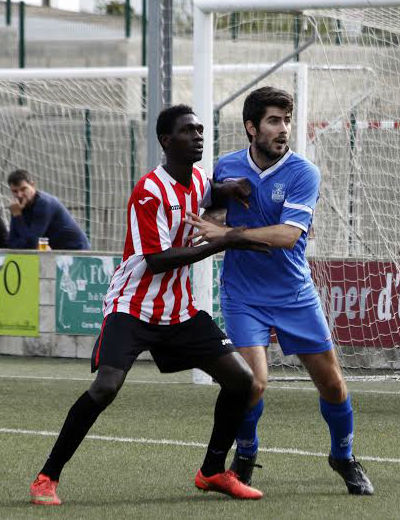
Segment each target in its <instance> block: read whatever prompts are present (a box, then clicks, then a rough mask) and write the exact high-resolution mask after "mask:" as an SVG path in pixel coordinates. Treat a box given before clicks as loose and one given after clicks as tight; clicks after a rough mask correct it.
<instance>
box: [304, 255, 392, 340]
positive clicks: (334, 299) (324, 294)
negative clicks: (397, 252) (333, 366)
mask: <svg viewBox="0 0 400 520" xmlns="http://www.w3.org/2000/svg"><path fill="white" fill-rule="evenodd" d="M310 266H311V270H312V273H313V279H314V282H315V284H316V286H317V288H318V290H319V293H320V295H321V300H322V304H323V306H324V309H325V312H326V316H327V318H328V321H329V325H330V328H331V330H332V333H333V338H334V341H335V342H336V343H337V344H339V345H343V346H354V347H393V346H400V272H399V271H398V269H397V268H396V265H395V264H394V263H392V262H360V261H358V262H357V261H354V262H353V261H317V260H315V261H311V262H310Z"/></svg>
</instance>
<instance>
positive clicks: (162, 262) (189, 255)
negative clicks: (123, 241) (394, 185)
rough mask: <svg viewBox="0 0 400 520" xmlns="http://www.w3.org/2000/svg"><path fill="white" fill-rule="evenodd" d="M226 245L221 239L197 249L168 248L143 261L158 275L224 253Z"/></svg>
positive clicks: (226, 241)
mask: <svg viewBox="0 0 400 520" xmlns="http://www.w3.org/2000/svg"><path fill="white" fill-rule="evenodd" d="M227 244H228V240H227V239H226V238H224V237H221V239H220V240H215V241H213V242H212V243H208V244H203V245H201V246H198V247H170V248H169V249H166V250H165V251H161V252H160V253H153V254H151V255H145V259H146V262H147V265H148V266H149V267H150V269H151V271H152V272H153V273H154V274H158V273H163V272H165V271H170V270H171V269H176V268H177V267H182V266H183V265H190V264H194V263H196V262H199V261H200V260H204V258H207V257H209V256H211V255H214V254H215V253H219V252H221V251H224V250H225V249H226V248H227Z"/></svg>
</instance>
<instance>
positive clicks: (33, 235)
mask: <svg viewBox="0 0 400 520" xmlns="http://www.w3.org/2000/svg"><path fill="white" fill-rule="evenodd" d="M39 237H48V239H49V244H50V247H51V248H52V249H90V244H89V241H88V239H87V237H86V235H85V233H84V232H83V231H82V230H81V228H80V227H79V226H78V224H77V223H76V222H75V220H74V219H73V218H72V216H71V215H70V213H69V212H68V210H67V209H66V208H65V207H64V206H63V205H62V204H61V202H60V201H59V200H58V199H57V197H53V195H50V194H49V193H46V192H44V191H37V192H36V195H35V198H34V199H33V203H32V204H30V205H29V206H27V207H26V208H24V209H23V210H22V215H21V216H18V217H11V223H10V234H9V237H8V246H9V247H10V248H11V249H13V248H15V249H36V248H37V244H38V239H39Z"/></svg>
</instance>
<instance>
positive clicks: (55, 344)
mask: <svg viewBox="0 0 400 520" xmlns="http://www.w3.org/2000/svg"><path fill="white" fill-rule="evenodd" d="M1 253H2V254H7V253H13V254H15V253H18V254H33V255H35V254H37V255H39V259H40V285H39V337H37V338H31V337H20V336H0V354H9V355H16V356H49V357H50V356H51V357H66V358H84V359H88V358H90V357H91V354H92V349H93V345H94V342H95V340H96V336H83V335H73V336H72V335H67V334H57V333H56V323H55V316H56V294H55V292H56V256H57V255H63V254H64V255H73V256H118V255H119V254H120V253H115V252H114V253H110V252H103V251H102V252H98V251H87V252H79V251H49V252H44V253H39V252H36V251H25V250H23V251H22V250H19V251H16V250H12V251H7V250H3V251H1ZM141 359H151V357H150V355H149V354H148V353H143V354H142V355H141Z"/></svg>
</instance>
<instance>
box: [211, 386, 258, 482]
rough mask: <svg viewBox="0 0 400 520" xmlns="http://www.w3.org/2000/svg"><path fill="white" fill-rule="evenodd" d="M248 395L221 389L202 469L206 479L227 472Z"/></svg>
mask: <svg viewBox="0 0 400 520" xmlns="http://www.w3.org/2000/svg"><path fill="white" fill-rule="evenodd" d="M248 398H249V396H248V394H247V393H246V392H242V393H241V394H240V395H237V394H232V393H230V392H228V391H227V390H224V389H221V391H220V393H219V395H218V399H217V402H216V405H215V412H214V428H213V431H212V434H211V439H210V443H209V445H208V449H207V453H206V456H205V459H204V462H203V465H202V467H201V472H202V473H203V475H204V476H205V477H210V476H211V475H214V474H215V473H223V472H224V471H225V460H226V456H227V455H228V452H229V450H230V449H231V447H232V444H233V442H234V440H235V437H236V433H237V431H238V429H239V426H240V424H241V422H242V420H243V417H244V414H245V411H246V408H247V403H248Z"/></svg>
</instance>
